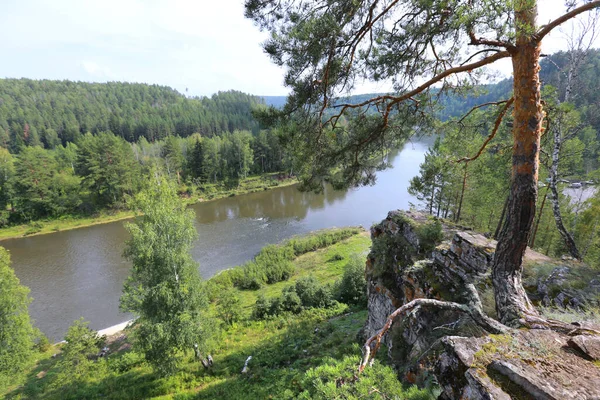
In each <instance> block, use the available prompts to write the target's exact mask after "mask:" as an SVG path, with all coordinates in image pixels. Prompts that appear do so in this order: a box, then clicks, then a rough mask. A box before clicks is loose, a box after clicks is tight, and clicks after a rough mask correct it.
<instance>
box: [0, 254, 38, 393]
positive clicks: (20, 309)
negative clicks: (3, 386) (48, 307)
mask: <svg viewBox="0 0 600 400" xmlns="http://www.w3.org/2000/svg"><path fill="white" fill-rule="evenodd" d="M30 302H31V298H30V297H29V289H28V288H26V287H25V286H22V285H21V284H20V283H19V278H17V277H16V276H15V273H14V271H13V270H12V269H11V268H10V255H9V253H8V251H6V250H5V249H4V248H3V247H0V383H2V381H5V380H9V379H10V378H11V375H12V374H15V373H17V372H20V371H22V370H23V368H24V367H25V366H26V365H27V363H28V362H29V361H30V360H31V355H32V352H33V346H34V344H33V339H34V336H35V331H34V329H33V327H32V326H31V321H30V319H29V303H30Z"/></svg>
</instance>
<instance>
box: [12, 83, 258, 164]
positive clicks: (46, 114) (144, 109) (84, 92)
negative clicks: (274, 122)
mask: <svg viewBox="0 0 600 400" xmlns="http://www.w3.org/2000/svg"><path fill="white" fill-rule="evenodd" d="M257 104H264V102H263V100H262V99H261V98H259V97H256V96H251V95H248V94H245V93H241V92H237V91H227V92H219V93H218V94H215V95H213V96H212V97H201V98H197V97H195V98H187V97H186V96H184V95H182V94H181V93H179V92H177V91H176V90H174V89H172V88H170V87H166V86H158V85H147V84H141V83H121V82H109V83H85V82H71V81H51V80H31V79H0V146H3V147H8V148H10V149H11V150H12V151H14V152H17V151H18V148H20V147H21V146H22V145H23V144H26V145H39V144H42V145H43V146H45V147H47V148H53V147H55V146H56V145H57V144H60V143H61V142H62V143H63V144H65V143H67V142H74V141H76V139H77V137H78V136H80V135H81V134H84V133H86V132H91V133H98V132H103V131H112V132H113V133H114V134H116V135H117V136H121V137H123V138H124V139H126V140H127V141H130V142H135V141H137V140H138V139H139V138H140V137H145V138H146V139H147V140H149V141H154V140H156V139H161V138H164V137H166V136H169V135H171V134H176V135H178V136H184V137H185V136H189V135H191V134H192V133H195V132H199V133H201V134H202V135H203V136H212V135H216V134H221V133H223V132H233V131H234V130H237V129H240V130H250V131H253V132H255V133H256V132H257V131H258V124H257V122H256V121H255V120H254V118H253V117H252V115H251V113H250V110H251V108H252V107H253V106H255V105H257Z"/></svg>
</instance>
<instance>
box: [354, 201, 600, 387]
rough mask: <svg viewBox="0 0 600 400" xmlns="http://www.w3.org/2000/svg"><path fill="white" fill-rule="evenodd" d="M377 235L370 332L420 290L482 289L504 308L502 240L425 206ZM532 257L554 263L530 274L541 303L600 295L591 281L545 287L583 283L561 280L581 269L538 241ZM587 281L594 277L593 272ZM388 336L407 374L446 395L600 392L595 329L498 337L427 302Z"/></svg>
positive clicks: (468, 294) (379, 228)
mask: <svg viewBox="0 0 600 400" xmlns="http://www.w3.org/2000/svg"><path fill="white" fill-rule="evenodd" d="M371 236H372V239H373V246H372V249H371V252H370V254H369V256H368V258H367V268H366V277H367V287H368V299H369V303H368V309H369V316H368V320H367V322H366V324H365V327H364V336H365V337H369V336H371V335H373V334H375V333H376V332H378V331H379V330H380V329H381V327H382V326H383V325H384V323H385V321H386V319H387V317H388V316H389V315H390V314H391V313H392V312H393V311H394V310H396V309H397V308H399V307H400V306H402V305H404V304H406V303H408V302H410V301H412V300H414V299H416V298H429V299H437V300H445V301H452V302H457V303H462V304H469V303H470V302H472V301H473V293H472V291H469V290H468V288H472V287H475V288H476V290H477V292H478V294H479V298H480V299H481V300H482V303H483V309H484V311H485V312H486V313H487V314H488V315H490V316H494V313H495V312H494V302H493V291H492V288H491V282H490V277H489V273H490V268H491V265H492V261H493V257H494V250H495V247H496V242H495V241H493V240H491V239H488V238H486V237H484V236H483V235H479V234H477V233H474V232H472V231H465V230H464V229H461V227H457V226H453V225H451V224H443V223H441V222H440V221H437V220H435V219H430V218H429V217H428V216H426V215H424V214H421V213H417V212H402V211H393V212H390V213H389V214H388V217H387V218H386V219H385V220H384V221H382V222H381V223H380V224H378V225H375V226H373V227H372V229H371ZM525 263H526V265H527V268H529V269H532V270H536V271H537V270H538V269H539V270H543V271H547V272H548V271H549V273H548V275H547V276H546V277H544V278H540V279H537V280H536V279H535V277H534V276H530V277H529V281H530V282H535V284H530V285H529V286H528V289H529V290H530V291H531V292H530V296H531V297H532V298H533V299H534V300H537V301H538V302H539V303H546V304H560V305H568V306H572V307H580V306H581V305H582V304H583V303H584V302H587V301H589V300H590V299H592V300H593V299H594V298H595V297H594V296H595V295H594V293H595V292H594V291H593V290H594V289H593V288H592V289H591V290H590V288H589V287H588V288H586V289H585V290H580V292H576V291H575V290H570V291H568V292H567V291H565V290H556V289H553V290H545V291H544V288H556V287H565V286H568V287H571V286H573V285H570V286H569V285H565V284H564V283H562V286H561V283H560V282H559V280H560V279H569V277H572V275H574V274H576V273H575V272H574V271H573V270H572V268H574V267H572V266H567V265H560V263H556V261H554V260H552V259H550V258H548V257H546V256H544V255H542V254H540V253H536V252H534V251H531V250H529V249H528V251H527V254H526V261H525ZM536 268H537V269H536ZM580 275H581V274H580ZM585 279H588V282H589V276H588V275H585ZM575 286H576V287H580V286H581V285H579V284H578V285H575ZM561 293H562V295H563V296H569V297H568V300H564V299H563V298H561V297H560V296H561ZM582 293H585V296H583V295H582ZM590 293H591V294H590ZM557 296H558V297H557ZM574 299H576V300H574ZM383 343H384V344H385V345H386V346H387V350H388V355H389V357H390V359H391V361H392V362H393V364H394V365H395V366H396V367H397V369H398V371H399V374H400V376H401V377H403V378H404V379H405V380H407V381H409V382H416V383H423V382H426V381H428V380H431V379H435V380H436V381H437V382H438V383H439V385H440V387H441V388H442V389H443V393H442V395H441V398H444V399H455V398H456V399H458V398H461V399H462V398H464V399H509V398H511V396H512V397H514V396H516V394H518V393H521V395H519V396H520V398H535V399H538V398H539V399H546V398H547V399H554V398H556V399H561V398H565V399H571V398H573V399H588V398H598V399H600V368H599V365H598V364H597V363H596V364H594V360H597V358H596V357H597V352H598V346H599V345H598V342H597V341H596V339H595V338H590V337H588V336H584V337H580V338H578V337H573V338H569V337H568V336H565V335H560V334H558V333H555V332H552V331H542V330H535V331H533V330H532V331H514V332H511V333H510V334H507V335H489V333H488V332H486V331H484V330H483V329H482V328H480V326H479V325H477V324H476V323H474V321H472V320H471V318H470V317H469V316H468V315H466V314H465V313H461V312H459V311H451V310H436V309H431V308H427V309H416V310H415V311H413V312H411V313H410V314H408V315H407V316H406V317H404V318H402V319H401V320H400V321H397V322H396V321H395V323H394V324H393V325H392V328H391V329H390V330H389V332H388V333H387V334H386V335H385V336H384V338H383ZM583 370H585V373H583V372H581V371H583ZM577 371H579V373H578V372H577ZM569 377H570V378H569ZM569 379H570V380H569ZM594 382H595V384H594Z"/></svg>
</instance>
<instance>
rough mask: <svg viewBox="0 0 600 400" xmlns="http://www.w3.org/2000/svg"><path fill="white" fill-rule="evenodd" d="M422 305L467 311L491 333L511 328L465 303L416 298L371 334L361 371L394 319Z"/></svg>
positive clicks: (374, 353) (366, 343)
mask: <svg viewBox="0 0 600 400" xmlns="http://www.w3.org/2000/svg"><path fill="white" fill-rule="evenodd" d="M421 307H436V308H441V309H445V310H453V311H459V312H463V313H466V314H468V315H469V316H470V317H471V318H472V319H473V321H474V322H475V323H476V324H477V325H479V326H481V327H482V328H483V329H485V330H486V331H488V332H491V333H505V332H507V331H508V330H509V329H510V328H508V327H506V326H504V325H502V324H501V323H499V322H498V321H496V320H494V319H492V318H489V317H487V316H486V315H484V314H483V313H481V312H479V310H477V309H476V307H470V306H467V305H465V304H459V303H454V302H451V301H441V300H434V299H415V300H413V301H411V302H409V303H406V304H405V305H403V306H402V307H400V308H398V309H397V310H396V311H394V312H393V313H392V314H390V315H389V316H388V318H387V320H386V322H385V324H384V325H383V328H381V329H380V330H379V332H377V333H376V334H374V335H373V336H371V337H370V338H369V339H368V340H367V341H366V342H365V345H364V347H363V359H362V361H361V363H360V366H359V367H358V371H359V373H360V372H362V371H364V369H365V367H366V366H367V365H368V364H369V363H371V362H372V360H373V358H374V357H375V355H376V354H377V351H378V350H379V347H380V346H381V340H382V339H383V336H384V335H385V334H386V333H387V332H388V330H389V329H390V328H391V327H392V324H393V323H394V320H395V319H396V318H398V317H401V316H403V315H404V314H407V313H408V312H409V311H412V310H418V309H419V308H421ZM373 343H374V347H373V350H371V345H373Z"/></svg>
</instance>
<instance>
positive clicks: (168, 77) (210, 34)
mask: <svg viewBox="0 0 600 400" xmlns="http://www.w3.org/2000/svg"><path fill="white" fill-rule="evenodd" d="M243 3H244V1H243V0H0V78H21V77H25V78H32V79H70V80H80V81H89V82H106V81H127V82H145V83H151V84H153V83H156V84H160V85H167V86H171V87H174V88H176V89H177V90H179V91H180V92H182V93H185V94H188V95H203V96H208V95H211V94H213V93H216V92H217V91H224V90H230V89H235V90H240V91H243V92H246V93H251V94H256V95H285V94H287V93H288V89H287V88H285V87H284V86H283V75H284V71H283V70H282V69H281V68H279V67H277V66H275V65H274V64H273V63H272V62H271V61H270V59H269V58H268V56H267V55H266V54H264V52H263V50H262V47H261V43H263V42H264V41H265V40H266V39H267V33H265V32H260V30H259V29H258V28H257V27H256V26H254V24H253V23H252V21H250V20H247V19H245V18H244V7H243ZM539 4H540V5H541V6H540V9H539V22H540V24H542V23H544V22H547V21H550V20H552V19H554V18H556V17H557V16H558V15H560V13H561V11H562V10H564V7H563V5H562V4H563V0H540V1H539ZM568 29H569V28H568V27H567V28H566V30H568ZM563 38H564V32H563V33H561V32H558V31H555V32H554V33H553V34H552V36H550V37H547V38H546V39H545V40H544V42H543V49H542V50H543V52H545V53H552V52H555V51H558V50H560V49H564V48H565V46H566V45H565V42H564V39H563ZM595 47H600V43H599V42H598V41H596V45H595ZM500 69H501V71H502V72H504V73H505V74H507V73H508V71H509V70H510V61H508V62H505V63H504V64H503V65H501V66H500ZM386 90H387V88H386V87H385V84H370V83H363V84H360V85H358V86H357V88H356V90H355V92H356V93H367V92H375V91H386Z"/></svg>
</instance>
